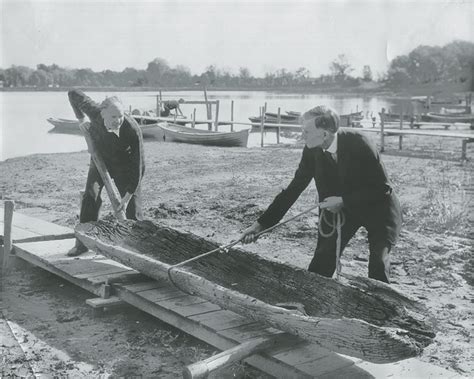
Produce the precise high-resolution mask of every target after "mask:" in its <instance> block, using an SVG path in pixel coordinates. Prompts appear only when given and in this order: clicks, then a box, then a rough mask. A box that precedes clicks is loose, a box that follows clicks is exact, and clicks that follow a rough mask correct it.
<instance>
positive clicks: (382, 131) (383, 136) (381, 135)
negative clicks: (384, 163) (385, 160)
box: [380, 108, 385, 152]
mask: <svg viewBox="0 0 474 379" xmlns="http://www.w3.org/2000/svg"><path fill="white" fill-rule="evenodd" d="M384 124H385V108H382V112H381V113H380V152H383V151H384V150H385V146H384V143H385V135H384V126H385V125H384Z"/></svg>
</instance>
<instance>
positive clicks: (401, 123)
mask: <svg viewBox="0 0 474 379" xmlns="http://www.w3.org/2000/svg"><path fill="white" fill-rule="evenodd" d="M402 129H403V108H402V109H401V110H400V130H402ZM402 144H403V135H401V134H400V135H399V136H398V150H401V149H402Z"/></svg>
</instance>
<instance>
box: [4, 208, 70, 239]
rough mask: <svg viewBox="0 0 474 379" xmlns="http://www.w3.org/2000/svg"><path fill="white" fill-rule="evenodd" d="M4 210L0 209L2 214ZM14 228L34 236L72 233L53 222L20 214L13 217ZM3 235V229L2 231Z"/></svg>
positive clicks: (16, 213)
mask: <svg viewBox="0 0 474 379" xmlns="http://www.w3.org/2000/svg"><path fill="white" fill-rule="evenodd" d="M3 211H4V210H3V208H0V212H1V213H2V214H3ZM13 226H14V227H15V228H18V229H23V230H25V231H28V232H31V233H32V234H34V235H52V234H65V233H72V232H73V230H72V229H71V228H67V227H64V226H60V225H57V224H53V223H52V222H48V221H44V220H40V219H38V218H35V217H31V216H27V215H25V214H22V213H20V212H15V213H14V215H13ZM2 233H3V229H2Z"/></svg>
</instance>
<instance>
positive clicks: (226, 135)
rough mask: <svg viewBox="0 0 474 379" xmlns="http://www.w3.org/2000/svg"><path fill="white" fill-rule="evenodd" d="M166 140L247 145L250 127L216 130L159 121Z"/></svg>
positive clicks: (212, 144)
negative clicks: (231, 130) (225, 130)
mask: <svg viewBox="0 0 474 379" xmlns="http://www.w3.org/2000/svg"><path fill="white" fill-rule="evenodd" d="M159 126H160V128H161V129H162V130H163V133H164V140H165V141H167V142H182V143H191V144H197V145H208V146H225V147H235V146H240V147H247V143H248V139H249V133H250V129H244V130H239V131H236V132H217V131H212V130H204V129H198V128H190V127H187V126H183V125H177V124H172V123H167V122H164V123H160V124H159Z"/></svg>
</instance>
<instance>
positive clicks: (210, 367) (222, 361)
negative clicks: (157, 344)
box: [183, 334, 291, 379]
mask: <svg viewBox="0 0 474 379" xmlns="http://www.w3.org/2000/svg"><path fill="white" fill-rule="evenodd" d="M284 339H288V335H283V334H277V335H275V336H272V337H259V338H255V339H252V340H250V341H247V342H244V343H242V344H240V345H237V346H235V347H233V348H231V349H229V350H225V351H223V352H222V353H219V354H216V355H214V356H212V357H210V358H207V359H205V360H203V361H200V362H196V363H193V364H191V365H188V366H187V367H185V368H184V369H183V378H186V379H197V378H205V377H207V376H208V375H209V374H210V373H211V372H212V371H215V370H217V369H220V368H223V367H225V366H228V365H230V364H232V363H234V362H237V361H241V360H242V359H245V358H247V357H249V356H251V355H253V354H256V353H258V352H261V351H263V350H267V349H269V348H272V347H275V346H277V345H278V344H279V343H282V342H284ZM290 339H291V337H290Z"/></svg>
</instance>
